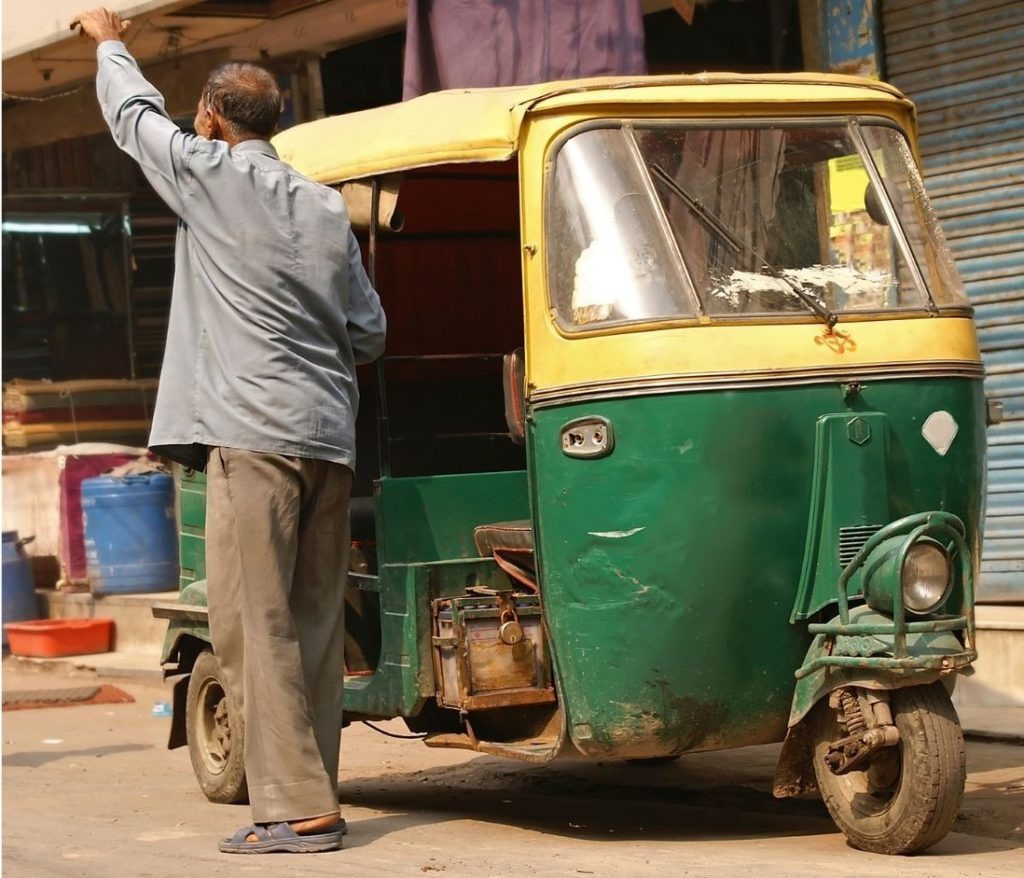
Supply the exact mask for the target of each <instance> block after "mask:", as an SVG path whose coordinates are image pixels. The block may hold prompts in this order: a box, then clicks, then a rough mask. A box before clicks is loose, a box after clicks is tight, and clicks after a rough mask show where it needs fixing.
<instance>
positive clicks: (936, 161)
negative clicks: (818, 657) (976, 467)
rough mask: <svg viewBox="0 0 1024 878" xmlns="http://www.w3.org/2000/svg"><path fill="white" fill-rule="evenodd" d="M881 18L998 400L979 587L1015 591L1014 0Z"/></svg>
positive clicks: (1019, 71)
mask: <svg viewBox="0 0 1024 878" xmlns="http://www.w3.org/2000/svg"><path fill="white" fill-rule="evenodd" d="M882 25H883V30H884V35H885V61H886V79H888V80H890V81H891V82H893V83H894V84H895V85H896V86H898V87H899V88H900V89H901V90H902V91H903V92H905V93H906V94H907V96H908V97H910V98H911V99H912V100H913V101H914V102H915V103H916V104H917V109H918V113H919V117H920V127H921V152H922V158H923V164H924V176H925V180H926V182H927V185H928V191H929V192H930V193H931V196H932V199H933V200H934V202H935V206H936V209H937V210H938V213H939V216H940V217H941V220H942V226H943V229H944V231H945V233H946V237H947V238H948V239H949V244H950V247H951V248H952V250H953V255H954V256H955V257H956V260H957V265H958V266H959V268H960V272H961V274H962V275H963V278H964V283H965V284H966V287H967V292H968V294H969V295H970V297H971V301H972V303H973V304H974V306H975V308H976V313H975V319H976V321H977V325H978V334H979V337H980V339H981V348H982V352H983V355H984V359H985V365H986V369H987V373H988V377H987V379H986V382H985V389H986V393H987V395H988V396H989V398H991V399H998V400H1001V401H1002V403H1003V406H1004V410H1005V416H1006V420H1005V422H1004V423H1002V424H999V425H997V426H994V427H990V428H989V440H988V446H989V469H988V512H987V518H986V520H985V545H984V548H983V550H982V577H981V584H980V587H979V599H981V600H985V601H990V602H1007V601H1012V602H1015V603H1016V602H1024V2H1021V0H1009V2H1008V0H885V2H884V4H883V7H882Z"/></svg>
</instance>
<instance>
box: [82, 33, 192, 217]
mask: <svg viewBox="0 0 1024 878" xmlns="http://www.w3.org/2000/svg"><path fill="white" fill-rule="evenodd" d="M96 58H97V61H98V63H99V71H98V73H97V76H96V94H97V97H98V98H99V102H100V110H101V111H102V112H103V118H104V120H106V123H107V125H108V126H109V127H110V133H111V134H112V135H113V136H114V141H115V143H117V145H118V146H119V147H120V148H121V149H122V150H124V152H126V153H128V155H130V156H131V157H132V158H133V159H135V161H136V162H138V164H139V167H140V168H142V172H143V174H145V175H146V179H147V180H148V181H149V182H150V185H152V187H153V188H154V189H155V190H156V192H157V194H158V195H159V196H160V197H161V198H162V199H163V200H164V202H166V204H167V205H168V207H170V208H171V210H173V211H174V212H175V213H176V214H177V215H178V216H180V217H183V216H184V212H185V206H186V202H187V200H188V196H189V190H190V187H191V174H190V172H189V162H190V160H191V158H192V154H193V153H194V152H195V148H196V144H197V142H198V140H199V138H197V137H196V136H195V135H194V134H187V133H185V132H184V131H182V130H181V129H180V128H179V127H178V126H177V125H175V124H174V122H172V121H171V119H170V117H169V116H168V115H167V111H166V109H165V108H164V99H163V96H162V95H161V94H160V92H158V91H157V90H156V89H155V88H154V87H153V86H152V85H151V84H150V83H149V81H148V80H147V79H146V78H145V77H144V76H143V75H142V71H141V70H139V66H138V64H136V63H135V59H134V58H132V56H131V55H130V54H128V50H127V49H126V48H125V45H124V43H122V42H120V41H118V40H106V41H104V42H102V43H100V44H99V46H97V48H96Z"/></svg>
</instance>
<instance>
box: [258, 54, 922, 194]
mask: <svg viewBox="0 0 1024 878" xmlns="http://www.w3.org/2000/svg"><path fill="white" fill-rule="evenodd" d="M865 102H867V103H883V104H886V103H887V104H889V105H893V104H896V105H900V106H903V107H905V108H906V109H908V110H910V109H912V105H911V104H910V102H909V101H907V99H906V98H904V97H903V95H902V94H901V93H900V92H899V91H898V90H897V89H895V88H894V87H892V86H890V85H888V84H886V83H882V82H877V81H874V80H870V79H862V78H860V77H856V76H840V75H834V74H829V75H827V74H821V73H788V74H779V73H775V74H735V73H701V74H696V75H690V76H657V77H655V76H647V77H599V78H593V79H578V80H568V81H564V82H545V83H539V84H537V85H527V86H513V87H506V88H479V89H453V90H450V91H441V92H434V93H432V94H427V95H423V96H422V97H418V98H415V99H413V100H410V101H406V102H404V103H401V104H391V105H389V106H385V107H377V108H376V109H372V110H363V111H362V112H359V113H348V114H345V115H342V116H330V117H328V118H326V119H318V120H316V121H314V122H307V123H305V124H303V125H296V126H295V127H293V128H289V129H288V130H287V131H283V132H281V133H280V134H279V135H277V137H275V138H274V145H275V147H276V148H277V151H278V153H279V154H280V156H281V158H282V159H283V160H284V161H286V162H288V163H289V164H291V165H292V166H293V167H295V169H296V170H298V171H299V172H300V173H302V174H304V175H305V176H307V177H309V178H311V179H313V180H316V181H317V182H320V183H328V184H330V183H341V182H344V181H346V180H357V179H361V178H364V177H372V176H377V175H379V174H387V173H393V172H398V171H407V170H411V169H413V168H419V167H425V166H428V165H439V164H451V163H458V162H479V161H501V160H503V159H507V158H510V157H511V156H513V155H515V153H516V152H517V149H518V140H519V131H520V128H521V126H522V123H523V119H524V118H525V117H526V115H527V114H528V113H535V112H540V111H543V110H555V109H568V108H578V107H584V106H588V105H594V104H604V105H608V104H615V105H619V106H621V105H623V104H627V105H628V104H648V105H652V104H653V105H657V104H666V103H676V104H680V105H691V106H700V105H706V104H709V103H717V104H735V105H743V106H744V108H745V110H744V113H745V114H752V113H756V112H761V113H763V112H765V111H766V110H767V111H770V110H771V107H772V106H773V105H775V106H778V105H779V104H787V105H793V104H818V105H820V104H837V103H838V104H844V103H845V104H850V103H860V104H864V103H865ZM746 108H749V109H746Z"/></svg>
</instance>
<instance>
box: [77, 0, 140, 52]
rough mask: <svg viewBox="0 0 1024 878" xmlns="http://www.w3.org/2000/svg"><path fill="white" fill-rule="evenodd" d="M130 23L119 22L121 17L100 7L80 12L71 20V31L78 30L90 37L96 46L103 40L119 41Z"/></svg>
mask: <svg viewBox="0 0 1024 878" xmlns="http://www.w3.org/2000/svg"><path fill="white" fill-rule="evenodd" d="M130 24H131V22H130V21H121V16H119V15H118V14H117V13H116V12H111V11H110V10H109V9H105V8H103V7H102V6H101V7H99V8H98V9H90V10H89V11H88V12H82V13H80V14H78V15H76V16H75V17H74V18H73V19H72V20H71V29H72V30H74V29H75V28H79V29H80V30H79V32H80V33H81V34H82V35H83V36H86V37H91V38H92V39H93V40H95V41H96V43H97V44H99V43H102V42H103V41H104V40H119V39H121V37H122V36H123V35H124V32H125V31H126V30H127V29H128V25H130Z"/></svg>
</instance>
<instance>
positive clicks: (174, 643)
mask: <svg viewBox="0 0 1024 878" xmlns="http://www.w3.org/2000/svg"><path fill="white" fill-rule="evenodd" d="M153 615H154V616H156V617H157V618H160V619H167V620H168V622H167V633H166V634H165V635H164V645H163V650H162V651H161V654H160V664H161V665H162V666H163V668H164V679H173V680H174V683H173V685H172V699H173V706H174V709H173V711H172V714H171V716H172V720H171V728H170V734H169V736H168V741H167V749H168V750H173V749H175V748H176V747H184V746H185V744H186V743H188V739H187V734H186V731H185V702H186V700H187V693H188V681H189V676H190V675H191V673H192V666H193V665H194V664H195V662H196V658H198V656H199V654H200V653H201V652H202V651H203V650H205V649H208V648H209V647H210V643H211V640H210V623H209V618H208V614H207V608H206V580H205V579H200V580H197V581H196V582H192V583H189V585H187V586H185V588H183V589H182V590H181V594H180V595H179V596H178V600H177V602H176V603H172V604H157V605H155V606H154V607H153Z"/></svg>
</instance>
